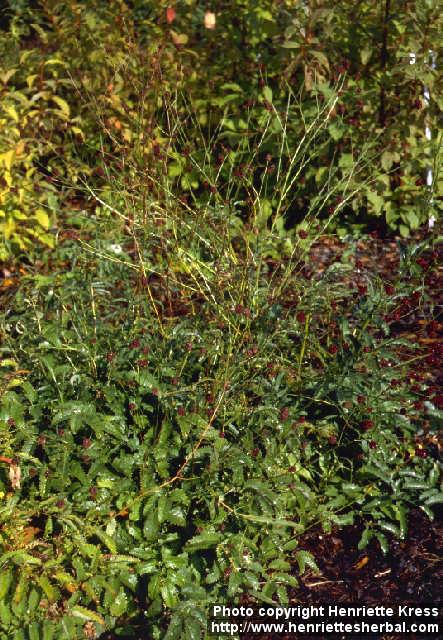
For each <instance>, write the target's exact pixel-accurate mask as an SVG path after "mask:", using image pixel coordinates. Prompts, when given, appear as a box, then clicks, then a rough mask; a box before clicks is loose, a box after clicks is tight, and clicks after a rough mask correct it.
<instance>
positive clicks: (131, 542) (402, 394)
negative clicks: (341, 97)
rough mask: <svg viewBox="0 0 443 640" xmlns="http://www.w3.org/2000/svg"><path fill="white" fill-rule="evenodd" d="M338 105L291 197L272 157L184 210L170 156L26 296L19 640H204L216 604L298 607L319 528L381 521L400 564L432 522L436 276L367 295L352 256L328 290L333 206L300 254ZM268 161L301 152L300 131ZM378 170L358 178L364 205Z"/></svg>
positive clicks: (116, 177) (190, 195) (14, 595)
mask: <svg viewBox="0 0 443 640" xmlns="http://www.w3.org/2000/svg"><path fill="white" fill-rule="evenodd" d="M329 99H330V100H331V101H332V102H331V104H333V103H334V100H335V99H336V96H335V95H334V94H331V96H330V98H329ZM327 105H328V103H326V105H325V107H322V106H320V107H319V110H318V111H317V112H316V113H313V114H311V115H309V114H308V115H307V116H306V119H305V123H306V127H307V130H309V127H310V124H309V123H314V124H313V128H312V131H313V132H314V131H315V137H314V138H312V139H310V138H308V139H307V140H306V142H305V143H304V146H303V148H302V149H298V148H297V147H296V148H295V149H293V148H291V147H288V154H287V157H286V160H285V162H286V170H285V171H284V172H283V171H282V172H280V175H279V177H278V181H277V182H276V183H274V185H273V187H272V190H271V189H269V187H268V186H267V184H268V183H267V180H268V176H269V173H268V172H267V171H266V167H267V166H268V165H269V161H268V160H266V158H264V161H263V164H262V167H261V170H260V173H259V177H258V178H257V182H254V181H253V180H252V178H251V177H248V175H247V171H242V172H241V174H238V175H234V171H233V169H232V167H231V160H230V157H227V158H226V157H225V158H224V159H223V162H222V164H221V165H220V166H219V171H220V176H222V172H223V170H225V171H226V174H225V177H221V178H220V181H221V184H222V188H223V189H225V190H226V193H227V194H228V196H230V197H229V199H225V198H224V197H223V198H222V197H221V196H220V193H219V191H218V189H215V191H214V190H211V189H209V190H207V192H206V196H205V199H203V196H201V197H199V198H200V199H199V198H198V197H197V196H198V195H199V191H198V190H199V186H198V185H197V186H196V187H194V186H193V185H192V184H191V185H190V186H189V187H188V188H187V193H186V194H185V195H187V198H183V193H180V190H179V189H180V186H181V185H180V183H179V185H178V186H177V183H176V180H177V179H178V180H180V179H181V178H180V177H179V176H178V175H174V173H175V172H174V171H170V167H171V164H172V163H177V162H178V161H179V160H178V158H177V156H176V155H174V154H175V151H174V147H173V146H172V145H171V146H170V147H169V148H168V147H166V149H165V150H164V151H161V157H160V158H159V159H158V167H157V173H152V174H148V175H146V172H143V170H142V169H140V168H138V167H137V164H136V160H137V157H136V156H135V157H133V156H131V155H129V156H128V158H125V165H124V166H123V167H122V169H121V171H120V173H114V172H113V171H112V170H109V169H108V168H106V171H107V176H108V178H107V179H108V181H109V182H108V187H107V189H106V190H103V191H98V190H97V189H96V188H95V187H94V186H90V187H89V191H88V192H89V194H90V196H91V199H92V198H94V200H95V204H96V207H95V210H94V213H93V215H92V214H86V213H83V214H79V213H77V214H76V215H75V216H74V215H72V216H71V218H70V219H69V220H67V224H69V226H70V227H71V229H73V230H76V232H75V233H73V234H72V237H76V238H77V239H76V240H72V239H71V240H69V239H65V241H64V242H63V243H62V244H61V245H60V246H59V247H58V249H57V251H58V261H56V262H55V264H60V265H61V266H60V268H57V269H56V270H55V271H54V272H53V273H51V274H48V275H44V274H37V275H35V276H29V277H28V278H24V280H23V282H22V286H21V287H20V288H19V290H18V292H17V293H16V295H15V297H14V299H13V300H12V303H11V304H10V310H9V311H8V312H7V313H6V314H5V316H4V318H3V321H2V327H1V330H2V338H3V340H2V342H3V344H4V347H3V348H2V358H3V359H2V361H1V364H2V367H3V371H4V375H3V387H4V393H3V397H2V403H1V414H0V420H1V421H0V430H1V433H2V442H4V444H3V445H2V446H3V450H2V452H1V455H2V462H1V463H0V464H1V465H2V467H1V471H0V473H1V476H0V481H1V485H0V491H1V493H2V498H1V503H0V518H1V522H2V529H1V532H0V536H1V545H2V555H1V556H0V563H1V564H2V566H3V567H4V570H3V571H2V574H1V575H2V577H1V581H0V586H1V591H0V602H1V605H0V621H1V625H2V633H3V637H5V638H7V637H8V638H9V637H16V638H17V639H18V638H21V637H23V633H24V631H23V630H24V629H26V632H27V633H28V635H29V636H30V637H31V638H32V637H42V638H46V637H48V638H51V637H54V638H58V637H67V638H77V637H79V638H80V637H82V635H83V636H84V635H85V634H90V636H91V637H93V634H96V635H98V634H99V633H100V632H101V631H103V630H105V629H116V630H118V631H119V632H122V633H123V632H125V633H128V634H131V633H135V631H134V628H135V626H136V625H137V624H142V626H143V629H144V632H147V633H149V635H150V637H153V638H160V637H162V638H163V637H164V638H190V639H193V638H198V637H200V636H201V629H202V626H204V623H205V616H206V607H207V605H208V604H210V603H214V602H228V601H235V600H236V599H237V598H238V596H239V594H240V593H242V592H248V593H249V594H251V595H252V596H253V597H254V598H257V599H259V600H262V601H265V602H272V601H273V600H278V601H280V602H286V601H287V597H288V595H287V589H288V588H289V587H291V586H293V585H295V584H297V575H295V572H294V570H293V569H292V568H291V563H294V560H295V562H296V563H297V564H298V568H299V572H304V571H305V569H306V567H309V568H311V569H312V568H313V569H315V562H314V559H313V558H312V556H311V555H309V554H308V553H307V552H306V550H304V549H302V548H299V542H298V539H299V536H300V534H301V533H302V532H303V531H305V530H306V529H307V528H308V527H310V526H313V525H314V524H318V523H320V524H321V525H322V526H323V528H324V529H325V530H326V531H327V530H330V529H331V527H332V526H333V525H335V524H338V525H343V524H345V523H349V522H352V521H353V520H354V518H356V517H359V518H364V521H365V523H366V525H367V526H366V531H365V534H364V536H363V538H362V541H361V545H362V546H364V545H365V544H366V543H367V541H368V540H369V539H370V538H371V537H372V536H375V537H376V538H377V540H378V541H379V543H380V546H381V547H382V549H383V550H386V545H387V538H386V536H385V531H389V532H395V533H397V534H398V535H400V536H404V535H406V531H407V512H408V509H409V508H410V506H411V505H420V506H421V507H422V508H423V509H424V510H425V511H426V513H427V514H428V515H429V516H430V517H432V506H433V505H434V504H437V503H438V502H440V501H441V497H442V494H441V492H440V491H439V487H438V482H439V469H438V466H437V462H436V461H435V460H434V458H433V455H431V454H432V453H433V451H432V448H429V451H428V450H427V448H426V446H424V445H423V444H421V441H426V442H428V440H427V439H426V438H428V437H429V436H430V435H432V433H433V432H434V431H435V429H436V428H437V421H438V420H439V419H441V402H440V400H441V397H440V400H439V396H438V394H436V393H435V392H434V391H433V390H432V389H431V390H429V389H427V386H428V385H426V378H425V377H424V376H423V375H422V374H421V373H420V372H418V373H417V371H419V365H420V363H422V362H423V363H425V362H426V363H428V364H430V363H431V362H432V361H434V360H433V359H435V358H436V357H437V355H438V354H437V351H436V352H435V354H433V353H432V352H429V351H425V352H424V353H423V352H422V351H420V350H418V348H417V347H416V346H415V345H414V344H413V343H411V342H409V341H407V340H405V339H401V338H398V337H396V335H395V331H393V330H394V329H395V323H396V322H398V320H399V319H401V318H402V317H403V316H405V315H407V314H409V313H410V310H411V306H412V305H415V306H419V305H420V306H421V307H423V308H424V309H425V308H427V307H428V308H429V302H428V301H427V298H426V286H425V285H427V286H429V285H430V282H431V280H430V279H431V278H434V277H435V276H434V275H433V269H434V264H435V260H436V255H434V254H429V252H428V251H427V249H426V246H422V247H418V248H417V249H416V252H415V253H413V252H410V253H408V254H405V255H404V256H403V259H402V264H401V269H400V272H399V274H398V275H395V276H394V275H393V281H392V282H381V281H380V280H379V279H378V278H377V276H374V277H369V275H368V276H366V275H364V274H363V273H362V274H361V276H360V277H358V278H357V282H355V283H354V280H355V278H354V269H355V268H357V269H359V268H360V267H359V265H358V263H356V261H355V256H353V251H350V252H348V253H347V254H346V253H345V254H344V257H343V260H342V261H341V262H335V263H333V264H332V265H331V266H330V267H329V268H327V269H326V270H324V271H321V272H317V271H316V265H315V264H313V263H312V262H311V261H310V259H309V249H310V246H311V244H312V242H313V241H315V239H316V237H317V236H318V234H319V233H320V232H321V230H322V223H320V227H319V228H318V227H317V225H318V224H319V220H318V210H319V207H318V206H314V207H313V211H312V214H311V216H310V217H309V218H308V219H307V220H306V221H305V222H304V223H302V224H300V225H298V226H297V227H296V228H294V229H292V231H289V232H288V233H283V231H284V221H283V214H282V207H283V206H284V203H286V201H287V198H290V197H291V194H290V192H289V193H287V194H286V196H285V197H284V198H281V195H282V194H285V193H286V191H287V186H288V185H290V184H291V181H292V179H293V178H294V176H297V172H298V171H299V169H300V167H303V166H304V164H305V163H308V164H309V163H310V162H311V159H312V161H315V158H316V154H317V153H318V152H319V150H320V149H321V144H322V139H323V138H322V136H323V135H324V128H325V124H324V123H323V119H322V118H321V117H320V115H319V114H321V113H322V109H323V108H327ZM272 118H273V114H272V113H270V112H269V113H268V119H267V120H266V121H265V122H264V123H263V125H262V126H264V129H265V131H267V130H268V127H269V125H270V123H272ZM268 121H269V122H268ZM326 124H327V121H326ZM172 126H173V127H174V126H175V124H174V122H172ZM271 133H272V132H271ZM164 135H165V138H166V135H167V131H165V132H164ZM218 135H222V133H217V136H218ZM217 136H215V137H214V140H213V141H212V143H211V144H213V146H214V147H215V148H216V147H217V146H219V144H220V139H219V138H218V137H217ZM222 139H223V138H222ZM244 140H246V141H247V143H248V144H249V145H250V149H251V150H252V151H251V155H252V154H254V153H256V154H257V157H261V156H262V155H265V154H264V153H263V154H261V152H262V148H263V145H264V146H265V145H266V144H267V143H268V142H267V140H266V135H265V137H263V132H262V131H260V130H259V131H255V133H254V134H253V135H251V136H248V137H244V138H243V139H242V140H241V141H240V142H239V143H238V148H237V147H235V148H234V150H233V151H232V154H233V155H234V156H235V154H239V155H240V156H241V155H242V154H246V150H244V149H243V147H242V145H244V144H245V142H244ZM270 141H271V142H272V143H273V144H275V145H278V144H280V146H281V145H283V147H284V146H285V145H286V142H287V137H286V134H285V129H284V127H281V128H280V129H278V130H277V131H275V132H273V133H272V135H271V136H270ZM245 148H246V149H247V147H245ZM230 153H231V152H230ZM228 156H229V154H228ZM211 158H212V153H211V152H210V151H207V153H206V154H204V155H203V156H201V155H200V151H199V149H198V148H197V149H196V150H195V151H194V150H191V151H190V153H189V154H188V156H187V159H188V161H189V163H190V164H191V166H195V171H196V181H197V182H198V183H199V184H201V183H203V180H204V179H205V176H206V177H209V179H210V182H209V184H210V185H211V184H212V185H214V186H215V184H216V182H214V181H213V175H212V174H211V173H210V172H211V171H213V170H214V168H213V164H212V161H211ZM361 162H363V163H364V158H363V159H360V160H357V165H356V166H352V167H350V168H349V170H348V173H345V174H344V175H342V176H340V177H339V184H340V185H341V186H342V192H344V193H345V198H346V197H347V192H346V185H349V183H350V181H351V177H352V176H355V174H356V171H357V169H358V167H359V166H361V165H360V163H361ZM236 164H237V163H235V165H234V166H236ZM172 166H174V164H172ZM105 167H106V165H105ZM230 167H231V168H230ZM165 170H166V171H165ZM276 171H277V174H278V168H277V169H276ZM352 179H353V178H352ZM336 184H337V183H331V184H330V183H328V182H326V183H325V186H324V192H323V193H321V194H320V195H319V197H320V198H321V201H322V202H325V203H330V202H332V203H334V202H335V189H336ZM349 188H350V189H351V193H352V192H353V191H354V190H355V189H357V184H354V185H353V186H352V187H349ZM241 190H244V191H246V192H247V191H249V192H250V194H251V195H250V197H251V199H252V201H251V202H250V203H249V205H248V207H249V208H248V209H247V210H245V209H244V207H243V202H244V201H243V200H237V198H238V194H239V192H241ZM194 194H195V195H194ZM273 196H275V197H276V198H277V201H276V203H272V197H273ZM270 199H271V202H270V204H267V203H268V201H269V200H270ZM279 203H280V204H279ZM344 205H345V202H338V203H336V204H335V206H334V211H332V212H331V213H330V218H331V219H333V217H334V215H336V212H337V210H340V207H341V206H344ZM326 224H327V221H324V223H323V225H326ZM351 247H352V245H351ZM354 249H355V247H354ZM422 254H423V255H422ZM428 254H429V255H428ZM430 311H431V312H432V309H431V310H430ZM417 376H418V377H417ZM411 382H412V387H411V384H410V383H411ZM424 399H426V400H425V402H424ZM423 402H424V404H423ZM424 430H426V434H428V435H427V436H426V437H425V435H424ZM417 437H418V439H419V440H418V441H417ZM8 469H9V474H8ZM140 616H141V618H140ZM141 620H142V622H141Z"/></svg>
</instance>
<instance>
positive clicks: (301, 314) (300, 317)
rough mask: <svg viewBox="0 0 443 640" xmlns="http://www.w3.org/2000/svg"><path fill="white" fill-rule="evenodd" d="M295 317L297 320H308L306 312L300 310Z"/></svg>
mask: <svg viewBox="0 0 443 640" xmlns="http://www.w3.org/2000/svg"><path fill="white" fill-rule="evenodd" d="M295 317H296V319H297V322H300V323H302V322H305V321H306V314H305V313H304V312H303V311H298V312H297V314H296V316H295Z"/></svg>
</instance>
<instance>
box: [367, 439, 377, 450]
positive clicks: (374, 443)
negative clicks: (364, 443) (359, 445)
mask: <svg viewBox="0 0 443 640" xmlns="http://www.w3.org/2000/svg"><path fill="white" fill-rule="evenodd" d="M369 447H370V448H371V449H376V448H377V443H376V442H375V440H371V442H370V443H369Z"/></svg>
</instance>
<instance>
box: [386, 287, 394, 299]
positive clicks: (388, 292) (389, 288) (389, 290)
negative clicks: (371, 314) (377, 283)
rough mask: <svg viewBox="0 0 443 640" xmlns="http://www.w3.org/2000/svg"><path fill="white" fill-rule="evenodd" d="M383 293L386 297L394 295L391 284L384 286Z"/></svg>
mask: <svg viewBox="0 0 443 640" xmlns="http://www.w3.org/2000/svg"><path fill="white" fill-rule="evenodd" d="M385 291H386V293H387V294H388V296H392V295H394V293H395V288H394V287H393V286H392V284H385Z"/></svg>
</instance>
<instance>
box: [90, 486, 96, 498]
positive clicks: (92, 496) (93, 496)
mask: <svg viewBox="0 0 443 640" xmlns="http://www.w3.org/2000/svg"><path fill="white" fill-rule="evenodd" d="M89 495H90V496H91V498H93V499H94V498H95V497H96V496H97V487H91V488H90V489H89Z"/></svg>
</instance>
